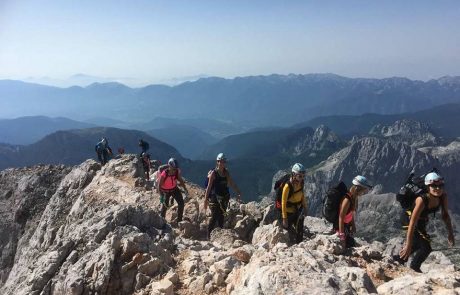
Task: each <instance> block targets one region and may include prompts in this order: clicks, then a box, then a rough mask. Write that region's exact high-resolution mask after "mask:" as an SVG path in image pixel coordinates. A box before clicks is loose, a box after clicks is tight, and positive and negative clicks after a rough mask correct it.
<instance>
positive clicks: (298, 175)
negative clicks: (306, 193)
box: [294, 173, 305, 179]
mask: <svg viewBox="0 0 460 295" xmlns="http://www.w3.org/2000/svg"><path fill="white" fill-rule="evenodd" d="M294 177H296V178H298V179H303V178H304V177H305V174H301V173H299V174H295V175H294Z"/></svg>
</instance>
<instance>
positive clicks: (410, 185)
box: [396, 168, 438, 210]
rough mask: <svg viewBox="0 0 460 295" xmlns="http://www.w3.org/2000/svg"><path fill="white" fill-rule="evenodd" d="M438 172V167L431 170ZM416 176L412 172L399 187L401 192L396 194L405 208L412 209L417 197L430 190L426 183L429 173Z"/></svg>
mask: <svg viewBox="0 0 460 295" xmlns="http://www.w3.org/2000/svg"><path fill="white" fill-rule="evenodd" d="M431 172H436V173H438V169H436V168H433V169H432V170H431V171H430V172H428V173H431ZM428 173H425V174H423V175H420V176H417V177H415V174H414V173H410V174H409V177H408V178H407V180H406V182H405V183H404V184H403V186H402V187H401V188H400V189H399V192H398V193H397V194H396V200H397V201H398V202H399V203H400V204H401V207H402V208H403V209H404V210H412V209H413V207H414V202H415V199H416V198H417V197H418V196H420V195H423V194H425V193H426V192H428V190H427V187H426V185H425V176H426V175H427V174H428Z"/></svg>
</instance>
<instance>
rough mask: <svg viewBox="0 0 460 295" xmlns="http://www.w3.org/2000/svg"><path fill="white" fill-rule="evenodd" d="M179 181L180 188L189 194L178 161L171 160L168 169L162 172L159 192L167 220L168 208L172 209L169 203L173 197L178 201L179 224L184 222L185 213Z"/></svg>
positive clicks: (162, 211)
mask: <svg viewBox="0 0 460 295" xmlns="http://www.w3.org/2000/svg"><path fill="white" fill-rule="evenodd" d="M177 181H179V183H180V186H182V187H183V188H184V190H185V193H186V194H188V190H187V187H186V186H185V182H184V179H183V178H182V176H181V172H180V169H179V164H178V162H177V160H176V159H174V158H171V159H169V161H168V165H167V168H166V169H164V170H162V172H161V174H160V180H159V184H158V188H157V191H158V193H159V194H160V203H161V216H162V217H163V218H165V216H166V210H167V209H168V207H170V202H169V201H170V198H171V197H172V198H174V200H176V202H177V205H178V209H177V223H179V222H181V221H182V215H183V213H184V198H183V197H182V193H181V191H180V190H179V188H178V186H177Z"/></svg>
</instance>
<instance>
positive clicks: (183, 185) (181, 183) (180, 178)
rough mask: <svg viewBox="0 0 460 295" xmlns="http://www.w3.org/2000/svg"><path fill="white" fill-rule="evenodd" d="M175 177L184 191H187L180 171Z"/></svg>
mask: <svg viewBox="0 0 460 295" xmlns="http://www.w3.org/2000/svg"><path fill="white" fill-rule="evenodd" d="M177 179H178V180H179V183H180V185H181V186H182V187H183V188H184V190H185V192H186V193H188V190H187V187H186V186H185V181H184V179H183V178H182V175H181V173H180V172H178V174H177Z"/></svg>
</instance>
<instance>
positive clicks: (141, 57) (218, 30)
mask: <svg viewBox="0 0 460 295" xmlns="http://www.w3.org/2000/svg"><path fill="white" fill-rule="evenodd" d="M326 72H330V73H336V74H340V75H344V76H349V77H376V78H381V77H389V76H406V77H409V78H413V79H422V80H427V79H430V78H438V77H440V76H443V75H460V1H457V0H453V1H420V0H417V1H391V2H390V1H368V0H366V1H364V0H363V1H349V0H347V1H343V0H341V1H281V0H278V1H269V0H264V1H258V0H244V1H239V0H231V1H230V0H229V1H224V0H210V1H199V0H194V1H190V0H188V1H185V0H184V1H174V0H167V1H152V0H149V1H147V0H146V1H134V0H133V1H116V0H111V1H100V0H91V1H89V0H78V1H51V0H43V1H21V0H0V78H3V79H5V78H13V79H19V78H26V77H36V78H39V77H50V78H54V79H67V78H68V77H70V76H72V75H74V74H77V73H84V74H88V75H93V76H97V77H107V78H111V79H118V80H123V81H124V82H126V83H128V84H129V83H130V82H129V81H131V82H132V84H136V83H159V82H163V81H167V80H169V79H172V78H176V77H178V78H181V77H188V76H195V75H200V74H205V75H212V76H221V77H235V76H247V75H260V74H262V75H265V74H271V73H279V74H288V73H298V74H303V73H326Z"/></svg>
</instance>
